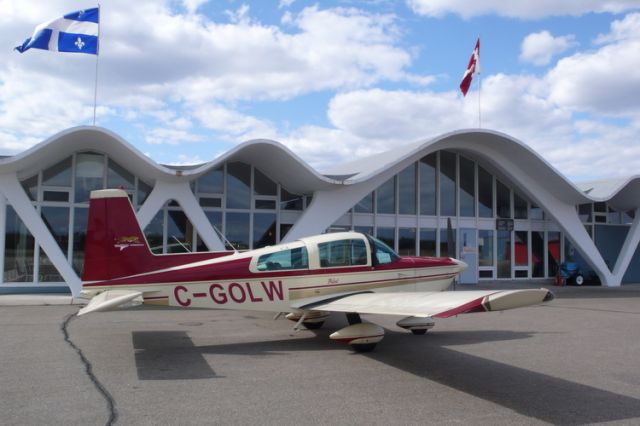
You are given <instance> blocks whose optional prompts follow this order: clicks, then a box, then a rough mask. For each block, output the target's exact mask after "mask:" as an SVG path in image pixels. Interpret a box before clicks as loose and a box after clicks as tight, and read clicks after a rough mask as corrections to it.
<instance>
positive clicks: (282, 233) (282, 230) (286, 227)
mask: <svg viewBox="0 0 640 426" xmlns="http://www.w3.org/2000/svg"><path fill="white" fill-rule="evenodd" d="M291 228H293V224H290V223H281V224H280V241H282V240H283V239H284V237H285V236H286V235H287V233H288V232H289V231H291Z"/></svg>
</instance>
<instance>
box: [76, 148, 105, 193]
mask: <svg viewBox="0 0 640 426" xmlns="http://www.w3.org/2000/svg"><path fill="white" fill-rule="evenodd" d="M103 178H104V155H101V154H89V153H84V154H77V155H76V191H75V192H76V194H75V195H76V198H75V202H76V203H83V202H87V201H89V193H90V192H91V191H94V190H96V189H102V188H104V182H103Z"/></svg>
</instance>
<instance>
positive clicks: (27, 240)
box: [3, 205, 35, 282]
mask: <svg viewBox="0 0 640 426" xmlns="http://www.w3.org/2000/svg"><path fill="white" fill-rule="evenodd" d="M5 220H6V223H5V239H4V276H3V278H4V282H32V281H33V256H34V253H33V251H34V243H35V241H34V238H33V235H31V233H30V232H29V230H28V229H27V227H26V226H25V225H24V223H23V222H22V220H21V219H20V217H18V215H17V214H16V212H15V210H14V209H13V207H11V206H9V205H7V210H6V219H5Z"/></svg>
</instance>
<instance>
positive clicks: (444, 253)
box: [440, 228, 458, 257]
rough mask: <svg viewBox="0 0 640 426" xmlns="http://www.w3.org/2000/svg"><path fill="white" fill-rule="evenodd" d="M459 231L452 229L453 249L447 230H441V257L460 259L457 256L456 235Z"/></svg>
mask: <svg viewBox="0 0 640 426" xmlns="http://www.w3.org/2000/svg"><path fill="white" fill-rule="evenodd" d="M457 231H458V230H457V229H452V230H451V232H452V234H453V235H452V236H451V243H452V244H451V247H449V236H448V234H449V233H448V232H447V229H446V228H440V257H458V255H457V254H456V233H457Z"/></svg>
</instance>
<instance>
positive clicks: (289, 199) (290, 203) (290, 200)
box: [280, 187, 303, 210]
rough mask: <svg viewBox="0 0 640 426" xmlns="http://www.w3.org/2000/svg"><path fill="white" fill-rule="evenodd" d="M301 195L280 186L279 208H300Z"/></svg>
mask: <svg viewBox="0 0 640 426" xmlns="http://www.w3.org/2000/svg"><path fill="white" fill-rule="evenodd" d="M302 199H303V197H302V195H298V194H292V193H291V192H289V191H287V190H286V189H284V188H282V187H280V210H302Z"/></svg>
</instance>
